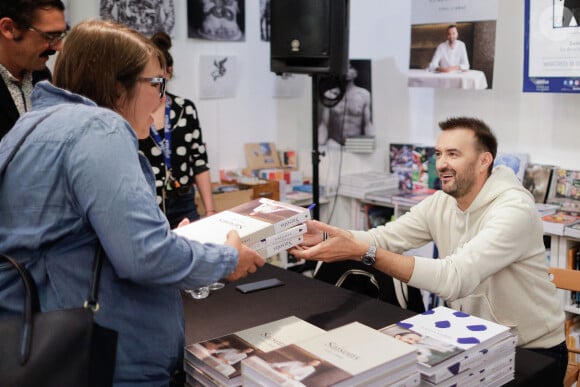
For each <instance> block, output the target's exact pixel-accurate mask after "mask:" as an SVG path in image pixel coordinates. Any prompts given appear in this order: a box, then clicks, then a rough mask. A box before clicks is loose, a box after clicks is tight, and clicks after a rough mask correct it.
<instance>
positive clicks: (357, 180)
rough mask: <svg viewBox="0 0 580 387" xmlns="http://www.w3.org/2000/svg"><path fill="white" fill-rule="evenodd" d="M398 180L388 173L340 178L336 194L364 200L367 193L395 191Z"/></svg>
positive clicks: (352, 175)
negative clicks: (385, 190)
mask: <svg viewBox="0 0 580 387" xmlns="http://www.w3.org/2000/svg"><path fill="white" fill-rule="evenodd" d="M398 187H399V179H398V177H397V176H396V175H393V174H390V173H388V172H363V173H354V174H349V175H343V176H341V177H340V186H339V187H338V193H339V194H340V195H343V196H349V197H352V198H356V199H364V198H365V196H366V195H367V194H368V193H369V192H373V191H378V190H384V189H397V188H398Z"/></svg>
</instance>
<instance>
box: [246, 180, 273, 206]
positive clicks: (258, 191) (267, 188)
mask: <svg viewBox="0 0 580 387" xmlns="http://www.w3.org/2000/svg"><path fill="white" fill-rule="evenodd" d="M240 188H243V189H251V190H252V191H253V196H252V199H259V198H268V199H272V200H278V201H279V200H280V182H279V181H277V180H267V181H264V182H263V183H259V184H240Z"/></svg>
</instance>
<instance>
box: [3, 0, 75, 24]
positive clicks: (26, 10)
mask: <svg viewBox="0 0 580 387" xmlns="http://www.w3.org/2000/svg"><path fill="white" fill-rule="evenodd" d="M50 8H56V9H58V10H61V11H64V4H63V2H62V1H61V0H0V18H3V17H8V18H10V19H12V21H14V23H15V24H16V25H17V26H18V27H19V28H20V29H25V28H29V27H30V26H32V22H33V18H34V11H36V10H37V9H50Z"/></svg>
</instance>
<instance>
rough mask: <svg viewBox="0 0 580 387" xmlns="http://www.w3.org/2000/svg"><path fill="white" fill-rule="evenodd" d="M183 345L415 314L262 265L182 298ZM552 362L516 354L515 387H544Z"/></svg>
mask: <svg viewBox="0 0 580 387" xmlns="http://www.w3.org/2000/svg"><path fill="white" fill-rule="evenodd" d="M267 278H278V279H280V280H282V281H283V282H284V285H283V286H280V287H277V288H272V289H267V290H262V291H258V292H255V293H248V294H242V293H240V292H239V291H237V290H236V289H235V286H236V285H238V284H241V283H247V282H253V281H257V280H261V279H267ZM183 304H184V309H185V336H186V343H187V344H191V343H195V342H197V341H201V340H207V339H211V338H214V337H217V336H222V335H225V334H228V333H231V332H235V331H238V330H241V329H246V328H250V327H253V326H255V325H259V324H263V323H266V322H269V321H273V320H277V319H281V318H283V317H287V316H290V315H295V316H298V317H300V318H302V319H304V320H306V321H308V322H310V323H312V324H314V325H317V326H319V327H321V328H324V329H331V328H336V327H339V326H341V325H344V324H347V323H349V322H352V321H359V322H361V323H363V324H366V325H368V326H370V327H373V328H377V329H378V328H382V327H384V326H386V325H389V324H392V323H395V322H397V321H400V320H403V319H405V318H407V317H410V316H412V315H413V314H414V313H413V312H411V311H408V310H405V309H401V308H399V307H397V306H394V305H391V304H387V303H385V302H382V301H378V300H374V299H371V298H369V297H367V296H364V295H361V294H358V293H354V292H351V291H349V290H345V289H342V288H337V287H334V286H332V285H329V284H327V283H325V282H322V281H319V280H315V279H311V278H308V277H305V276H303V275H301V274H299V273H296V272H293V271H289V270H284V269H281V268H278V267H276V266H272V265H268V264H267V265H265V266H264V267H262V268H260V269H259V270H258V272H257V273H255V274H253V275H250V276H249V277H246V278H244V279H242V280H240V281H238V282H236V283H230V284H227V285H226V286H225V287H224V288H223V289H220V290H217V291H214V292H212V293H211V294H210V296H209V297H208V298H206V299H203V300H194V299H193V298H190V297H189V296H187V295H185V294H184V297H183ZM552 367H555V362H554V361H553V360H552V359H550V358H548V357H546V356H542V355H540V354H537V353H535V352H532V351H528V350H524V349H520V348H518V349H517V352H516V373H515V377H516V380H515V381H513V382H511V383H510V384H509V385H513V386H524V385H533V386H541V385H544V386H548V385H551V383H550V381H547V380H545V378H546V375H545V374H546V372H549V371H550V370H551V369H552Z"/></svg>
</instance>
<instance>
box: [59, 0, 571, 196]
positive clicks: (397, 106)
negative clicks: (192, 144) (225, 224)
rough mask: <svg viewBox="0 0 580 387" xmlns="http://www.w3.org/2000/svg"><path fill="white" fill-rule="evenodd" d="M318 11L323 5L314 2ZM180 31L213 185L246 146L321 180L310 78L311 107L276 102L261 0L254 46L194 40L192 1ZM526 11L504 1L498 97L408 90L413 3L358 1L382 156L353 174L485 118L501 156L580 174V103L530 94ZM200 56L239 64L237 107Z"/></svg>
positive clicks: (250, 38) (330, 175) (250, 7)
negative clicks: (208, 89) (212, 87)
mask: <svg viewBox="0 0 580 387" xmlns="http://www.w3.org/2000/svg"><path fill="white" fill-rule="evenodd" d="M313 1H314V0H313ZM69 3H70V6H69V12H70V15H71V22H72V23H73V24H74V23H76V22H78V21H80V20H82V19H85V18H87V17H96V16H97V15H98V4H99V1H98V0H84V1H74V2H73V1H70V2H69ZM174 3H175V7H176V11H177V12H176V28H175V36H174V48H173V49H172V54H173V56H174V59H175V62H176V63H175V72H176V77H175V79H174V80H173V81H172V82H171V84H170V85H169V89H170V90H171V91H172V92H174V93H176V94H180V95H183V96H186V97H189V98H191V99H193V100H194V101H195V102H196V104H197V106H198V109H199V111H200V118H201V123H202V126H203V132H204V137H205V140H206V142H207V143H208V147H209V154H210V163H211V165H212V167H213V169H212V178H213V180H217V179H218V170H219V168H220V167H227V168H233V167H238V166H245V158H244V155H243V147H242V144H243V143H246V142H259V141H274V142H276V144H277V146H278V148H279V149H280V148H294V149H297V150H298V151H299V154H300V159H299V162H300V163H301V168H302V169H303V170H304V172H305V174H306V175H310V173H311V168H310V166H311V156H310V150H311V147H312V145H311V136H312V134H311V133H312V132H311V130H312V124H311V96H310V90H311V89H310V78H309V77H308V76H302V77H303V79H304V82H305V85H306V88H305V93H304V96H303V97H302V98H297V99H275V98H272V89H273V80H274V76H273V74H271V73H270V72H269V45H268V43H264V42H261V41H259V29H258V7H259V5H258V3H259V1H258V0H246V41H245V42H241V43H230V42H227V43H223V42H210V41H201V40H194V39H189V38H187V9H186V1H185V0H174ZM523 4H524V1H523V0H509V1H499V12H498V15H499V16H498V21H497V34H496V35H497V42H496V58H495V71H494V85H493V86H494V88H493V90H484V91H478V92H473V91H463V90H451V89H422V88H408V87H407V79H406V75H405V73H406V69H407V68H408V63H409V44H410V20H411V6H410V1H392V0H391V1H385V0H351V34H350V57H351V58H364V59H367V58H370V59H372V60H373V70H372V71H373V80H372V82H373V85H372V87H373V114H374V124H375V127H376V132H377V146H378V149H377V151H376V152H375V153H374V154H372V155H370V156H369V155H354V154H345V155H344V158H343V160H342V171H343V173H348V172H357V171H364V170H384V169H385V167H386V165H387V158H388V152H387V150H388V143H389V142H397V141H398V142H421V143H427V144H429V143H431V144H434V142H435V139H436V137H437V122H438V121H440V120H443V119H445V118H447V117H449V116H454V115H472V116H477V117H479V118H482V119H483V120H485V121H486V122H488V123H489V124H490V125H491V127H492V128H493V129H494V130H495V132H496V135H497V137H498V140H499V143H500V150H502V151H513V152H528V153H530V155H531V161H533V162H540V163H552V164H557V165H561V166H563V167H565V168H569V169H580V156H579V155H578V154H579V152H578V149H579V148H580V136H579V135H578V134H577V132H578V124H577V123H578V122H580V109H579V108H578V106H579V102H580V96H577V95H567V94H536V93H526V94H524V93H522V92H521V89H522V73H523V69H522V64H523V30H524V21H523V13H524V5H523ZM200 55H235V56H237V58H238V72H239V77H240V79H239V85H238V94H237V96H236V97H235V98H231V99H220V100H200V99H199V98H198V88H197V69H198V66H199V57H200ZM325 150H326V156H325V157H323V158H322V162H321V164H320V170H321V174H320V177H321V184H324V183H325V182H326V183H330V182H332V181H336V176H337V175H338V171H339V164H340V155H339V152H338V151H337V149H336V148H334V149H325Z"/></svg>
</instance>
